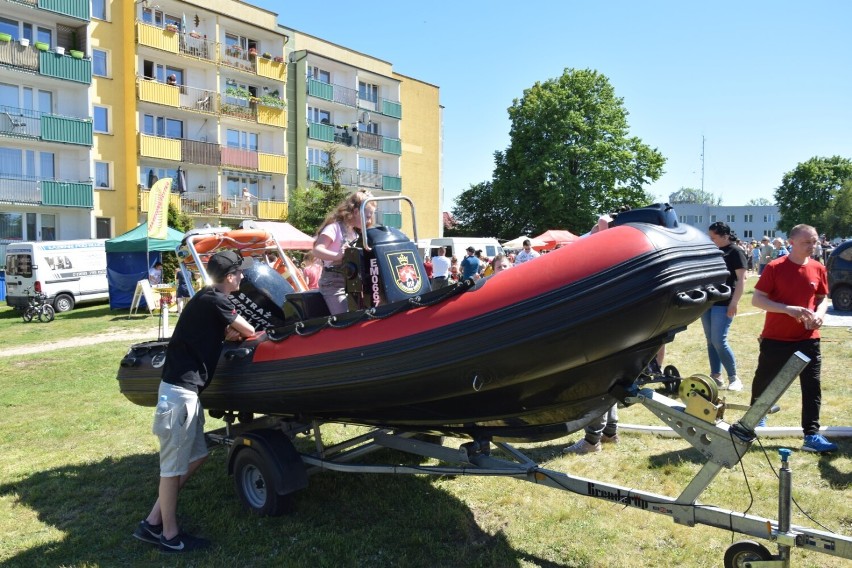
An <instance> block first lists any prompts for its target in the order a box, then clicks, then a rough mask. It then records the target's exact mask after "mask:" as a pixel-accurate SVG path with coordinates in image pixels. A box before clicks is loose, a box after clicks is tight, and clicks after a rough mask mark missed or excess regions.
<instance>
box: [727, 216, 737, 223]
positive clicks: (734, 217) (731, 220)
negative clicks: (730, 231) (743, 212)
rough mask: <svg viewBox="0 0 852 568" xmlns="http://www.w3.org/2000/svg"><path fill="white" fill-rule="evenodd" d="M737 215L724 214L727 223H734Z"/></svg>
mask: <svg viewBox="0 0 852 568" xmlns="http://www.w3.org/2000/svg"><path fill="white" fill-rule="evenodd" d="M736 221H737V216H736V215H725V222H727V223H736Z"/></svg>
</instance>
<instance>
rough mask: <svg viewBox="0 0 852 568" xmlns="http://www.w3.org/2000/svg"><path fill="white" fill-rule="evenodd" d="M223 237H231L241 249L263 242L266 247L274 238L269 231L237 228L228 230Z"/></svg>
mask: <svg viewBox="0 0 852 568" xmlns="http://www.w3.org/2000/svg"><path fill="white" fill-rule="evenodd" d="M222 237H223V238H224V239H230V240H231V241H233V242H234V243H235V244H236V245H237V248H240V249H243V248H248V247H254V246H256V245H259V244H263V245H264V247H266V245H268V244H269V243H270V242H271V240H272V239H271V237H270V235H269V233H267V232H266V231H263V230H259V229H237V230H234V231H228V232H227V233H225V234H224V235H222Z"/></svg>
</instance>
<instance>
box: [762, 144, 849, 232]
mask: <svg viewBox="0 0 852 568" xmlns="http://www.w3.org/2000/svg"><path fill="white" fill-rule="evenodd" d="M850 179H852V161H850V160H848V159H847V158H841V157H840V156H833V157H831V158H811V159H810V160H808V161H807V162H803V163H800V164H798V165H797V166H796V168H795V169H794V170H793V171H791V172H787V173H786V174H784V177H783V178H782V180H781V186H780V187H778V188H777V189H776V190H775V202H776V203H777V204H778V212H779V213H780V215H781V219H780V220H779V222H778V228H779V229H780V230H782V231H784V232H786V233H789V232H790V229H791V228H793V227H794V226H796V225H798V224H800V223H806V224H808V225H813V226H814V227H816V228H817V231H819V230H820V227H819V224H820V221H824V220H825V214H826V212H827V211H829V210H831V209H832V207H833V205H834V201H835V199H837V197H838V195H839V194H840V191H841V189H842V188H843V185H844V183H846V182H847V181H848V180H850Z"/></svg>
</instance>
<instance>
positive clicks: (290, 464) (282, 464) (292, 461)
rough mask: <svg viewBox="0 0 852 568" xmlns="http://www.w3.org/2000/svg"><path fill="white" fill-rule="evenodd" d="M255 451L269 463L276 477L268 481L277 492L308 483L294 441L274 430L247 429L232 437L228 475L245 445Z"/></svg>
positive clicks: (290, 490) (291, 491) (285, 493)
mask: <svg viewBox="0 0 852 568" xmlns="http://www.w3.org/2000/svg"><path fill="white" fill-rule="evenodd" d="M249 447H250V448H251V449H253V450H255V451H256V452H257V453H258V454H260V456H261V457H262V458H263V459H264V461H266V462H267V463H268V464H269V465H270V466H271V468H270V469H271V471H272V475H274V476H275V479H273V480H271V481H272V483H271V484H270V485H271V487H272V488H274V490H275V492H276V493H278V494H279V495H287V494H288V493H293V492H295V491H298V490H300V489H304V488H306V487H307V486H308V474H307V470H306V469H305V464H304V463H303V462H302V457H301V456H300V455H299V452H298V451H296V448H295V447H294V446H293V442H291V441H290V439H289V438H287V436H285V435H284V434H283V433H282V432H280V431H277V430H271V429H265V430H254V431H253V432H247V433H245V434H243V435H241V436H237V437H236V438H235V439H234V443H233V444H231V450H230V453H229V455H228V475H233V474H234V460H235V459H236V456H237V454H238V453H239V452H240V451H242V450H243V449H245V448H249Z"/></svg>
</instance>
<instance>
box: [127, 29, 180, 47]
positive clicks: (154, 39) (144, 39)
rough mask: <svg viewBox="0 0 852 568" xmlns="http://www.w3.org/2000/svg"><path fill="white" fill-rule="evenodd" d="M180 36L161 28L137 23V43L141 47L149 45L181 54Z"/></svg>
mask: <svg viewBox="0 0 852 568" xmlns="http://www.w3.org/2000/svg"><path fill="white" fill-rule="evenodd" d="M179 40H180V34H178V33H177V32H173V31H169V30H167V29H164V28H161V27H159V26H154V25H151V24H146V23H144V22H136V41H137V42H138V43H139V45H147V46H148V47H153V48H154V49H160V50H163V51H168V52H169V53H179V51H180V41H179Z"/></svg>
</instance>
